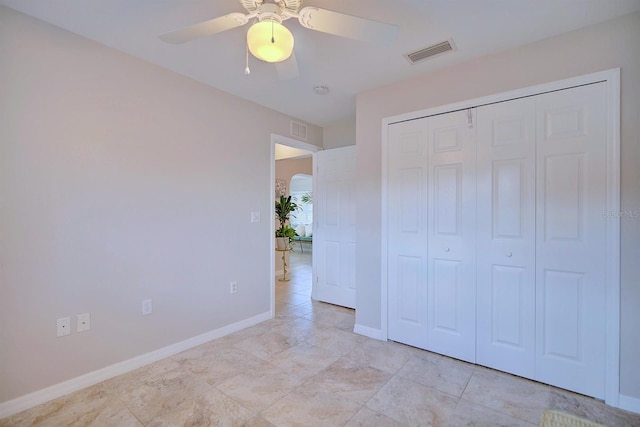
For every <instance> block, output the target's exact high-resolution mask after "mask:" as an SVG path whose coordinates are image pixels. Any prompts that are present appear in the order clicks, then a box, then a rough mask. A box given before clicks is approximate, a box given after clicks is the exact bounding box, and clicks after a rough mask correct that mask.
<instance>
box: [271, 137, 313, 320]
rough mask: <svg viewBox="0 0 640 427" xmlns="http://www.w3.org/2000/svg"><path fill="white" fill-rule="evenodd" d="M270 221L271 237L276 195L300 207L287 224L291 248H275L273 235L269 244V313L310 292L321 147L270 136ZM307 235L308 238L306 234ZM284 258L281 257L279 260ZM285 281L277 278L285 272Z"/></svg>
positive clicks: (274, 228) (307, 296)
mask: <svg viewBox="0 0 640 427" xmlns="http://www.w3.org/2000/svg"><path fill="white" fill-rule="evenodd" d="M271 142H272V144H271V145H272V150H271V176H272V180H271V183H272V184H271V190H272V191H271V197H272V202H271V207H272V212H271V218H272V221H271V224H272V233H271V235H272V236H275V230H276V228H277V227H278V224H277V223H276V220H275V212H274V211H273V206H274V205H275V201H276V200H277V199H278V198H279V197H280V196H292V200H293V201H294V202H295V203H296V204H297V205H299V206H300V209H298V210H296V211H295V212H294V213H293V215H292V216H291V221H290V223H291V224H290V225H291V226H292V227H293V228H294V229H296V232H297V236H296V237H295V238H294V242H293V248H292V249H293V250H292V251H290V252H281V251H276V249H275V238H274V239H273V241H274V243H272V251H271V253H272V255H271V256H272V259H271V265H272V271H271V273H272V274H271V314H272V316H275V315H276V314H277V312H278V311H279V310H280V309H282V308H283V307H284V306H286V305H291V304H295V303H296V302H299V301H301V300H302V299H306V300H309V299H310V298H311V295H312V292H313V284H312V278H313V277H315V274H314V267H313V238H312V236H313V229H314V221H313V206H312V205H311V204H310V203H309V198H311V199H312V198H313V187H314V180H313V176H314V170H315V153H316V152H317V151H319V150H320V149H321V148H320V147H317V146H315V145H311V144H308V143H304V142H301V141H298V140H295V139H291V138H287V137H284V136H281V135H273V134H272V135H271ZM307 236H308V237H307ZM283 258H284V260H283ZM285 262H286V269H287V272H286V278H287V279H289V280H287V281H284V280H281V279H283V276H284V275H285V272H284V269H285Z"/></svg>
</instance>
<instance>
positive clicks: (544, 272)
mask: <svg viewBox="0 0 640 427" xmlns="http://www.w3.org/2000/svg"><path fill="white" fill-rule="evenodd" d="M536 101H537V119H536V121H537V129H536V134H537V137H536V139H537V146H536V150H537V161H536V168H537V185H536V187H537V209H536V217H537V226H536V282H537V288H536V299H537V302H536V332H537V334H536V372H537V374H536V378H535V379H537V380H539V381H543V382H546V383H549V384H553V385H556V386H559V387H562V388H566V389H569V390H574V391H577V392H579V393H583V394H587V395H589V396H594V397H597V398H603V397H604V379H605V369H604V368H605V366H604V365H605V324H606V303H605V301H606V299H605V298H606V294H605V280H606V277H605V259H606V256H607V254H606V247H607V245H606V217H605V215H603V212H604V210H605V209H606V181H607V180H606V159H607V151H606V140H607V134H606V126H607V112H606V105H607V103H606V87H605V84H603V83H599V84H592V85H588V86H582V87H577V88H573V89H568V90H563V91H558V92H553V93H549V94H545V95H540V96H538V97H536Z"/></svg>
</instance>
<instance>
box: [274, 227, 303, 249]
mask: <svg viewBox="0 0 640 427" xmlns="http://www.w3.org/2000/svg"><path fill="white" fill-rule="evenodd" d="M297 235H298V233H296V230H294V229H293V228H291V227H290V226H288V225H285V226H284V227H281V228H278V229H277V230H276V248H277V249H282V250H287V249H290V248H291V242H292V241H293V238H294V237H295V236H297Z"/></svg>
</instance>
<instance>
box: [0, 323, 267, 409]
mask: <svg viewBox="0 0 640 427" xmlns="http://www.w3.org/2000/svg"><path fill="white" fill-rule="evenodd" d="M272 317H273V316H272V314H271V311H268V312H266V313H262V314H259V315H257V316H253V317H250V318H248V319H244V320H241V321H240V322H236V323H233V324H231V325H227V326H223V327H222V328H219V329H216V330H213V331H209V332H205V333H204V334H201V335H198V336H195V337H192V338H189V339H186V340H184V341H180V342H178V343H175V344H171V345H169V346H167V347H163V348H160V349H158V350H154V351H152V352H149V353H146V354H141V355H140V356H136V357H134V358H132V359H129V360H125V361H122V362H119V363H115V364H113V365H110V366H106V367H104V368H101V369H98V370H97V371H93V372H89V373H87V374H84V375H80V376H79V377H75V378H72V379H70V380H67V381H64V382H61V383H58V384H55V385H52V386H50V387H47V388H43V389H42V390H38V391H35V392H33V393H29V394H26V395H24V396H20V397H17V398H15V399H12V400H8V401H6V402H2V403H0V419H2V418H5V417H9V416H11V415H13V414H17V413H18V412H21V411H24V410H25V409H29V408H32V407H34V406H36V405H39V404H41V403H45V402H48V401H50V400H53V399H57V398H58V397H61V396H64V395H66V394H69V393H73V392H74V391H78V390H81V389H83V388H86V387H89V386H92V385H94V384H98V383H100V382H102V381H105V380H108V379H109V378H113V377H116V376H118V375H121V374H124V373H126V372H129V371H133V370H134V369H137V368H140V367H142V366H145V365H148V364H149V363H153V362H157V361H158V360H161V359H164V358H166V357H169V356H173V355H174V354H178V353H180V352H182V351H185V350H188V349H190V348H193V347H196V346H199V345H200V344H204V343H206V342H209V341H212V340H215V339H217V338H221V337H223V336H225V335H229V334H231V333H234V332H237V331H239V330H242V329H245V328H248V327H250V326H253V325H256V324H258V323H260V322H264V321H265V320H269V319H271V318H272Z"/></svg>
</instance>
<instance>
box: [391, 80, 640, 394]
mask: <svg viewBox="0 0 640 427" xmlns="http://www.w3.org/2000/svg"><path fill="white" fill-rule="evenodd" d="M597 82H606V84H607V112H608V118H607V119H608V124H609V125H608V133H607V208H608V209H609V210H610V212H617V211H619V210H620V69H619V68H614V69H610V70H605V71H600V72H596V73H591V74H585V75H582V76H577V77H572V78H569V79H564V80H558V81H555V82H550V83H544V84H540V85H536V86H529V87H525V88H522V89H517V90H513V91H509V92H502V93H498V94H494V95H489V96H485V97H481V98H475V99H470V100H466V101H462V102H456V103H453V104H447V105H442V106H438V107H434V108H429V109H425V110H420V111H415V112H411V113H406V114H400V115H397V116H392V117H386V118H384V119H382V183H381V189H382V197H381V199H382V205H381V210H382V214H381V219H382V224H381V233H382V239H381V256H382V258H381V263H380V274H381V277H380V280H381V297H380V298H381V300H380V313H381V315H380V319H381V323H382V324H381V325H380V326H381V327H380V330H381V333H382V335H383V336H384V337H387V334H388V326H387V322H388V319H387V292H388V281H387V274H388V271H387V259H388V224H387V221H388V217H387V209H386V206H387V202H388V198H387V197H388V196H387V193H388V183H387V181H388V179H387V175H388V168H387V165H388V162H389V159H388V149H389V136H388V127H389V125H390V124H392V123H397V122H402V121H407V120H414V119H418V118H422V117H428V116H433V115H436V114H443V113H448V112H452V111H458V110H463V109H468V108H475V107H479V106H481V105H486V104H492V103H496V102H503V101H508V100H511V99H516V98H521V97H525V96H534V95H539V94H542V93H545V92H552V91H557V90H562V89H568V88H571V87H575V86H581V85H586V84H592V83H597ZM607 255H608V258H607V260H606V267H605V268H606V275H607V290H606V292H607V303H606V304H607V325H606V335H607V342H606V349H605V351H606V363H605V366H606V368H605V370H606V372H605V402H606V403H607V404H608V405H611V406H619V404H620V401H622V396H621V395H620V392H619V384H620V357H619V356H620V220H619V219H617V218H613V219H611V220H610V221H609V223H607ZM630 399H631V398H630ZM627 402H628V400H627Z"/></svg>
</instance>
